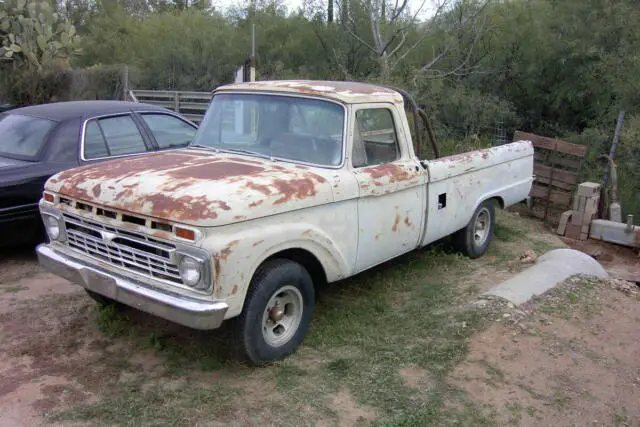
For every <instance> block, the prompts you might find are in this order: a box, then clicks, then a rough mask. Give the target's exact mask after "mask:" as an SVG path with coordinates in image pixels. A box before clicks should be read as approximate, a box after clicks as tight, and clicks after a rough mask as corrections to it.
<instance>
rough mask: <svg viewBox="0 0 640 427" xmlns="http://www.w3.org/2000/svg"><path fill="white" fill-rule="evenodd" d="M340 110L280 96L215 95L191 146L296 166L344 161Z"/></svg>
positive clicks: (336, 105) (307, 100)
mask: <svg viewBox="0 0 640 427" xmlns="http://www.w3.org/2000/svg"><path fill="white" fill-rule="evenodd" d="M343 130H344V108H343V107H342V106H340V105H338V104H335V103H333V102H329V101H322V100H318V99H308V98H298V97H289V96H279V95H248V94H247V95H245V94H219V95H216V96H214V98H213V100H212V101H211V105H210V106H209V109H208V111H207V114H206V115H205V117H204V120H203V121H202V124H201V125H200V127H199V128H198V132H197V134H196V136H195V138H194V139H193V143H192V145H200V146H207V147H212V148H216V149H220V150H230V151H240V152H244V153H248V154H255V155H257V156H268V157H273V158H279V159H284V160H291V161H294V162H304V163H312V164H316V165H321V166H338V165H340V163H341V162H342V144H343V141H342V140H343Z"/></svg>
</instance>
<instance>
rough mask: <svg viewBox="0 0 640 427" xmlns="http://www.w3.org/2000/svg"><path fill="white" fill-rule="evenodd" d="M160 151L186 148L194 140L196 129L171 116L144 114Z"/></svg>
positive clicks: (143, 116) (143, 117)
mask: <svg viewBox="0 0 640 427" xmlns="http://www.w3.org/2000/svg"><path fill="white" fill-rule="evenodd" d="M142 119H143V120H144V121H145V123H146V124H147V126H149V129H150V130H151V133H152V134H153V137H154V138H155V139H156V142H157V143H158V147H160V149H163V148H172V147H184V146H186V145H187V144H188V143H189V142H191V140H192V139H193V137H194V135H195V134H196V129H195V128H194V127H193V126H191V125H190V124H189V123H187V122H185V121H183V120H180V119H179V118H177V117H174V116H171V115H169V114H143V115H142Z"/></svg>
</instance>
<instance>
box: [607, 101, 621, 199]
mask: <svg viewBox="0 0 640 427" xmlns="http://www.w3.org/2000/svg"><path fill="white" fill-rule="evenodd" d="M623 122H624V111H620V113H619V114H618V121H617V122H616V130H615V132H614V133H613V141H612V142H611V150H610V151H609V158H611V160H615V158H616V151H617V149H618V143H619V142H620V133H621V132H622V123H623ZM610 173H611V167H610V166H609V167H607V170H606V172H605V173H604V180H603V181H602V184H603V185H602V187H603V188H604V187H606V185H607V183H608V182H609V174H610Z"/></svg>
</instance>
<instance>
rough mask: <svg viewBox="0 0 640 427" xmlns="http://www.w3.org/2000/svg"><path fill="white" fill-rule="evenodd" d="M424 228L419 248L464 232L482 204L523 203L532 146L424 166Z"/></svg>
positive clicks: (512, 146)
mask: <svg viewBox="0 0 640 427" xmlns="http://www.w3.org/2000/svg"><path fill="white" fill-rule="evenodd" d="M428 171H429V191H428V202H427V203H428V205H427V225H426V230H425V234H424V238H423V240H422V245H426V244H429V243H431V242H433V241H435V240H438V239H440V238H442V237H445V236H447V235H449V234H451V233H454V232H456V231H458V230H460V229H462V228H464V227H465V226H466V225H467V224H468V223H469V221H470V220H471V217H472V215H473V212H474V211H475V209H476V208H477V206H478V205H479V204H480V203H482V202H483V201H484V200H487V199H491V198H499V199H500V200H501V202H502V203H503V204H504V206H505V207H506V206H509V205H512V204H514V203H518V202H520V201H522V200H524V199H525V198H526V197H527V196H528V194H529V191H530V190H531V185H532V182H533V146H532V145H531V143H530V142H528V141H519V142H514V143H511V144H506V145H502V146H499V147H494V148H490V149H486V150H478V151H472V152H468V153H463V154H459V155H455V156H450V157H444V158H441V159H438V160H435V161H431V162H429V163H428Z"/></svg>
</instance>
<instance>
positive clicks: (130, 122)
mask: <svg viewBox="0 0 640 427" xmlns="http://www.w3.org/2000/svg"><path fill="white" fill-rule="evenodd" d="M147 151H154V147H153V144H152V143H151V141H149V140H147V139H146V138H145V136H144V135H143V133H142V132H141V130H140V127H139V126H138V124H137V123H136V122H135V120H134V118H133V117H132V115H131V114H117V115H109V116H101V117H95V118H92V119H89V120H87V121H85V123H84V125H83V129H82V141H81V151H80V158H81V160H82V161H83V162H92V161H98V160H106V159H110V158H116V157H123V156H131V155H135V154H141V153H145V152H147Z"/></svg>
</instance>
